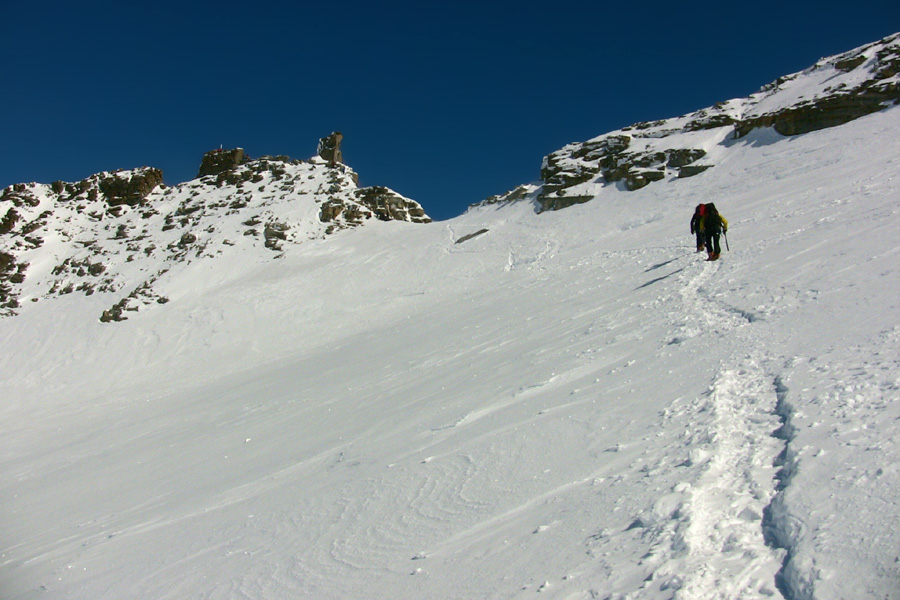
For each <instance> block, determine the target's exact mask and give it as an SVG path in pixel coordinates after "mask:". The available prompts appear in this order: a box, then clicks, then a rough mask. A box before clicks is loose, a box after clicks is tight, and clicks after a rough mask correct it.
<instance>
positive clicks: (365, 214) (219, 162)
mask: <svg viewBox="0 0 900 600" xmlns="http://www.w3.org/2000/svg"><path fill="white" fill-rule="evenodd" d="M379 220H380V221H390V220H399V221H407V222H411V223H426V222H429V221H430V219H429V218H428V216H427V215H426V214H425V211H424V210H423V209H422V207H421V206H420V205H419V204H418V203H417V202H415V201H413V200H410V199H408V198H405V197H403V196H401V195H400V194H397V193H396V192H394V191H392V190H390V189H388V188H386V187H366V188H360V187H358V176H357V174H356V173H355V172H354V171H353V170H352V169H350V168H349V167H347V166H346V165H343V164H340V163H336V162H334V161H333V160H331V161H326V160H325V159H323V158H322V157H321V156H315V157H313V158H312V159H310V160H308V161H301V160H293V159H291V158H289V157H286V156H278V157H271V156H264V157H261V158H258V159H250V158H249V157H247V156H246V155H245V153H244V151H243V150H242V149H232V150H215V151H212V152H209V153H207V154H206V155H205V156H204V159H203V161H202V164H201V168H200V171H199V173H198V176H197V178H196V179H194V180H192V181H188V182H186V183H182V184H179V185H176V186H172V187H167V186H166V185H164V183H163V175H162V172H161V171H160V170H159V169H154V168H150V167H142V168H138V169H131V170H120V171H115V172H104V173H99V174H96V175H92V176H91V177H88V178H87V179H85V180H83V181H79V182H76V183H66V182H61V181H57V182H54V183H51V184H49V185H48V184H40V183H27V184H25V183H23V184H16V185H13V186H10V187H7V188H6V189H4V190H2V191H0V316H11V315H15V314H17V313H18V312H20V311H21V310H22V308H23V306H24V305H26V303H33V302H39V301H42V300H46V299H50V298H53V297H58V296H64V295H67V294H85V295H88V296H92V295H95V294H99V295H102V296H103V297H104V298H106V299H108V306H107V308H105V309H104V310H103V311H102V313H101V314H98V318H100V319H101V320H102V321H104V322H108V321H120V320H124V319H126V318H127V316H128V314H129V313H132V312H134V311H137V310H139V309H140V308H142V307H146V306H149V305H154V304H164V303H166V302H167V301H168V299H167V298H166V296H165V295H164V294H163V293H162V292H161V291H160V289H159V286H158V285H156V284H157V281H158V280H159V279H160V278H161V277H163V276H164V275H165V273H167V272H168V271H169V270H170V269H173V268H178V267H180V266H182V265H185V264H189V263H192V262H194V261H200V260H211V259H216V258H217V257H221V256H225V255H228V254H231V253H235V252H257V253H260V255H261V257H262V258H263V260H265V259H267V258H277V257H279V256H280V255H281V254H282V253H283V252H284V251H286V250H287V249H288V248H289V247H290V246H291V245H294V244H299V243H303V242H305V241H309V240H313V239H322V238H324V237H325V236H328V235H330V234H333V233H335V232H337V231H340V230H342V229H347V228H352V227H358V226H361V225H363V224H365V223H367V222H374V221H379Z"/></svg>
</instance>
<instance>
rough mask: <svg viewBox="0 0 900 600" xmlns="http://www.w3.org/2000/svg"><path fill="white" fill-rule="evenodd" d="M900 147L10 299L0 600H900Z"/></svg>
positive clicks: (886, 134)
mask: <svg viewBox="0 0 900 600" xmlns="http://www.w3.org/2000/svg"><path fill="white" fill-rule="evenodd" d="M898 126H900V109H898V108H892V109H889V110H886V111H884V112H881V113H878V114H874V115H871V116H868V117H865V118H862V119H859V120H857V121H854V122H852V123H850V124H847V125H844V126H841V127H837V128H832V129H827V130H823V131H819V132H815V133H810V134H807V135H803V136H799V137H793V138H783V137H780V136H778V135H777V134H775V133H773V132H771V131H756V132H754V133H752V134H750V135H749V136H748V137H746V138H743V139H741V140H736V141H734V140H721V141H720V140H716V142H717V144H718V145H716V146H714V147H712V148H711V151H713V152H714V151H715V149H716V148H719V149H721V150H722V151H721V153H720V154H719V155H717V156H713V158H715V159H716V167H715V168H713V169H710V170H709V171H707V172H705V173H703V174H701V175H698V176H696V177H693V178H690V179H683V180H676V181H671V182H667V183H666V184H665V185H661V184H657V185H652V186H648V187H647V188H645V189H643V190H639V191H636V192H633V193H630V194H621V193H616V192H615V191H614V190H612V189H607V190H598V193H599V196H598V198H597V199H595V200H594V201H592V202H589V203H587V204H583V205H578V206H574V207H571V208H568V209H565V210H562V211H559V212H554V213H544V214H540V215H537V214H535V212H534V209H533V206H531V205H530V204H529V203H525V202H521V203H518V204H510V205H505V206H488V207H482V208H477V209H473V210H471V211H469V212H468V213H467V214H465V215H463V216H460V217H458V218H456V219H453V220H451V221H445V222H441V223H433V224H428V225H413V224H408V223H399V222H393V223H383V224H382V223H379V224H374V225H373V226H367V227H364V228H362V229H359V230H353V231H347V232H341V233H340V234H338V235H335V236H332V237H330V238H328V239H325V240H315V241H310V242H308V243H306V244H302V245H299V246H295V247H293V248H291V249H290V250H289V251H287V252H285V256H284V257H283V258H282V259H280V260H277V261H269V262H265V263H264V262H261V261H260V260H259V259H258V257H257V256H256V255H254V254H252V253H249V252H248V253H246V254H240V255H236V256H234V257H233V259H232V260H230V261H229V263H228V268H227V269H223V268H222V266H221V265H220V264H217V263H214V262H212V261H208V262H202V261H200V262H198V263H196V264H194V265H193V267H192V268H191V269H190V270H182V271H175V270H173V271H171V272H170V273H168V274H167V275H166V276H165V277H163V278H162V279H160V280H159V282H158V285H160V286H161V289H162V290H163V291H164V292H165V295H166V296H167V297H168V298H169V299H170V302H169V303H168V304H167V305H165V307H164V309H163V308H160V309H158V310H148V311H141V312H139V313H137V314H135V315H134V316H132V317H131V318H129V320H128V321H125V322H122V323H116V324H101V323H99V322H98V321H97V318H96V317H97V315H98V314H99V312H100V310H102V309H103V308H106V304H108V299H104V298H102V297H99V296H100V295H94V296H90V297H86V296H79V295H71V296H67V297H63V298H59V299H54V300H53V301H47V302H44V301H42V302H38V303H36V304H34V305H26V306H25V307H24V308H23V311H22V315H20V316H19V317H15V318H8V319H3V320H0V344H2V346H0V347H2V353H0V379H2V381H3V382H4V383H3V401H2V404H0V411H2V414H0V423H2V426H0V427H2V429H0V435H2V439H3V445H2V450H0V544H2V546H0V591H2V594H0V595H2V597H3V598H6V599H10V600H19V599H30V598H47V599H54V598H59V599H72V598H91V599H102V598H109V599H114V598H115V599H119V598H158V599H163V598H173V599H175V598H178V599H183V598H209V599H217V598H229V599H233V598H254V599H276V598H316V599H329V598H333V599H347V598H385V599H388V598H389V599H392V600H394V599H402V598H447V599H449V598H460V599H463V598H525V597H532V596H534V594H536V593H540V594H541V596H540V597H542V598H544V597H547V598H561V599H576V598H616V599H624V598H648V599H658V598H683V599H714V598H716V599H718V598H742V599H747V598H778V597H782V596H785V597H788V598H793V599H798V600H800V599H812V598H815V599H817V600H824V599H838V598H879V599H882V598H898V597H900V506H898V498H900V467H898V465H900V446H898V441H897V440H898V438H900V436H898V433H900V403H898V402H897V395H898V386H900V328H898V324H900V310H898V291H900V285H898V281H900V280H898V276H900V263H898V260H897V256H898V251H900V241H898V240H900V218H898V210H900V204H898V197H900V195H898V194H900V178H897V177H896V173H897V171H898V168H900V141H898V139H897V136H896V132H897V131H898ZM726 146H727V152H725V151H724V150H725V147H726ZM709 201H714V202H716V204H717V206H718V207H719V208H720V210H721V211H722V214H723V215H725V216H726V217H727V218H728V220H729V222H730V229H729V238H728V241H729V243H730V251H729V252H723V256H722V260H720V261H718V262H713V263H709V262H705V261H703V260H702V258H703V257H702V256H700V255H697V254H695V253H693V238H692V236H690V235H689V232H688V221H689V219H690V216H691V214H692V212H693V207H694V205H695V204H696V203H698V202H709ZM482 228H487V229H488V230H489V231H488V233H486V234H484V235H480V236H478V237H476V238H473V239H470V240H468V241H466V242H464V243H461V244H455V243H454V242H455V241H456V240H457V239H459V238H461V237H462V236H464V235H466V234H469V233H473V232H476V231H478V230H480V229H482Z"/></svg>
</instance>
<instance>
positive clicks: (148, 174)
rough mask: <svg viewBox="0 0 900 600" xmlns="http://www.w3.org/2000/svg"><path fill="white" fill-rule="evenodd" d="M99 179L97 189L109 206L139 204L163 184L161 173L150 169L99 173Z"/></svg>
mask: <svg viewBox="0 0 900 600" xmlns="http://www.w3.org/2000/svg"><path fill="white" fill-rule="evenodd" d="M129 174H130V175H129ZM99 177H100V180H99V183H98V187H99V189H100V192H101V193H102V194H103V195H104V196H105V198H106V203H107V204H108V205H109V206H119V205H122V204H127V205H128V206H135V205H137V204H140V203H142V202H143V201H144V200H145V199H146V198H147V196H149V195H150V193H151V192H153V190H155V189H156V188H157V187H159V186H161V185H162V184H163V173H162V171H160V170H159V169H153V168H150V167H144V168H142V169H136V170H135V171H125V172H121V173H101V174H100V175H99Z"/></svg>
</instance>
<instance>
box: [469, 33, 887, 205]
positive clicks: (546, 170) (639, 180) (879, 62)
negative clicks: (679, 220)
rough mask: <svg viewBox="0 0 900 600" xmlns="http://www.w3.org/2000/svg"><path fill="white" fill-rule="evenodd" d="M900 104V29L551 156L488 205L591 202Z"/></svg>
mask: <svg viewBox="0 0 900 600" xmlns="http://www.w3.org/2000/svg"><path fill="white" fill-rule="evenodd" d="M898 102H900V34H895V35H892V36H890V37H887V38H885V39H883V40H881V41H879V42H875V43H873V44H869V45H866V46H863V47H860V48H857V49H855V50H851V51H849V52H845V53H843V54H840V55H838V56H833V57H830V58H823V59H822V60H820V61H819V62H817V63H816V64H815V65H813V66H812V67H810V68H808V69H806V70H805V71H802V72H800V73H795V74H793V75H788V76H785V77H781V78H779V79H778V80H777V81H774V82H772V83H770V84H769V85H766V86H764V87H763V88H762V89H760V90H759V91H758V92H757V93H755V94H753V95H751V96H750V97H748V98H741V99H734V100H730V101H728V102H722V103H719V104H717V105H715V106H713V107H711V108H706V109H703V110H699V111H697V112H694V113H691V114H688V115H683V116H680V117H677V118H673V119H665V120H661V121H654V122H646V123H637V124H635V125H632V126H630V127H626V128H624V129H622V130H619V131H614V132H611V133H607V134H605V135H601V136H599V137H596V138H593V139H591V140H588V141H586V142H579V143H573V144H568V145H567V146H565V147H563V148H561V149H559V150H557V151H556V152H553V153H551V154H550V155H548V156H546V157H545V158H544V161H543V165H542V166H541V179H540V181H539V182H537V183H533V184H526V185H522V186H519V187H517V188H515V189H513V190H511V191H509V192H506V193H505V194H501V195H499V196H494V197H492V198H489V199H487V200H485V201H484V202H485V203H496V202H510V201H520V200H528V201H532V202H535V203H536V206H537V210H538V211H545V210H558V209H561V208H566V207H568V206H572V205H573V204H578V203H582V202H587V201H589V200H591V199H593V198H595V197H596V196H597V195H598V194H599V193H600V192H601V190H602V189H603V188H605V187H607V186H615V187H616V189H618V190H623V191H634V190H639V189H641V188H643V187H645V186H647V185H650V184H652V183H654V182H658V181H674V180H677V179H678V178H683V177H693V176H695V175H699V174H700V173H703V172H704V171H706V170H707V169H709V168H711V167H713V166H715V164H716V160H717V159H719V158H721V157H722V155H723V151H724V150H725V149H727V147H728V146H729V145H730V144H734V143H739V141H740V140H741V139H743V138H744V137H745V136H747V135H748V134H749V133H750V132H751V131H753V130H755V129H758V128H772V129H774V131H776V132H777V133H778V134H779V135H782V136H792V135H801V134H804V133H809V132H811V131H816V130H819V129H824V128H827V127H834V126H837V125H841V124H843V123H847V122H848V121H851V120H853V119H856V118H859V117H862V116H865V115H868V114H871V113H873V112H876V111H879V110H882V109H884V108H886V107H888V106H892V105H894V104H897V103H898Z"/></svg>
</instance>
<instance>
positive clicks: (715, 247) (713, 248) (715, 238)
mask: <svg viewBox="0 0 900 600" xmlns="http://www.w3.org/2000/svg"><path fill="white" fill-rule="evenodd" d="M706 251H707V252H712V253H713V254H721V252H722V248H721V247H720V246H719V234H718V233H707V234H706Z"/></svg>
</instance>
